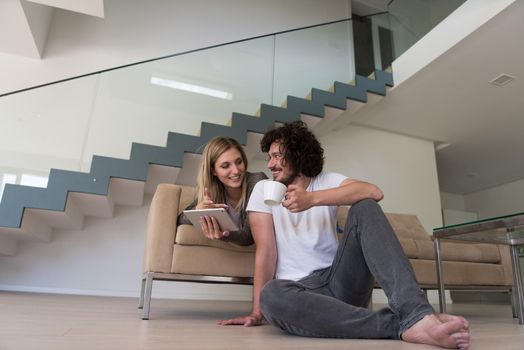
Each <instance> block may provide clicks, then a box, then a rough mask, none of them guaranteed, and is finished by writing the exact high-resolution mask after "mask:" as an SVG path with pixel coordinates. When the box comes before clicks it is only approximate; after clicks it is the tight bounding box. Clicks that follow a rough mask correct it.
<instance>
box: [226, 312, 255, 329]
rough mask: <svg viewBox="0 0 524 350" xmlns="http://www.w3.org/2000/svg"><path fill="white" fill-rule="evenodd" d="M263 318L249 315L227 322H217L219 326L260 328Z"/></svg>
mask: <svg viewBox="0 0 524 350" xmlns="http://www.w3.org/2000/svg"><path fill="white" fill-rule="evenodd" d="M263 319H264V318H263V317H262V315H255V314H251V315H249V316H239V317H235V318H231V319H229V320H222V321H218V324H219V325H221V326H231V325H239V326H245V327H253V326H260V325H261V324H262V320H263Z"/></svg>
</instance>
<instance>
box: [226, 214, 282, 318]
mask: <svg viewBox="0 0 524 350" xmlns="http://www.w3.org/2000/svg"><path fill="white" fill-rule="evenodd" d="M249 222H250V225H251V232H252V233H253V238H254V239H255V244H256V251H255V271H254V276H253V310H252V312H251V314H250V315H249V316H243V317H236V318H233V319H230V320H223V321H219V322H218V323H219V324H221V325H244V326H248V327H249V326H257V325H259V324H261V322H262V318H263V316H262V312H261V311H260V291H261V290H262V287H264V285H265V284H266V283H267V282H268V281H269V280H271V279H273V277H274V276H275V269H276V264H277V246H276V242H275V230H274V227H273V215H271V214H267V213H259V212H249Z"/></svg>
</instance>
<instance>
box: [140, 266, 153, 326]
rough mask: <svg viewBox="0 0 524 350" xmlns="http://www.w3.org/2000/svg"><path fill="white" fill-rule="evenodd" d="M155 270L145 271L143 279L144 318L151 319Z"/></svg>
mask: <svg viewBox="0 0 524 350" xmlns="http://www.w3.org/2000/svg"><path fill="white" fill-rule="evenodd" d="M154 275H155V273H154V272H146V273H144V279H143V280H142V281H143V282H142V283H143V284H144V297H143V299H144V300H143V302H142V319H143V320H149V306H150V304H151V290H152V289H153V276H154Z"/></svg>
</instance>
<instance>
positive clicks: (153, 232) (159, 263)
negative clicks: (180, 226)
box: [143, 184, 182, 273]
mask: <svg viewBox="0 0 524 350" xmlns="http://www.w3.org/2000/svg"><path fill="white" fill-rule="evenodd" d="M181 192H182V188H181V187H180V186H177V185H172V184H160V185H158V187H157V189H156V191H155V195H154V196H153V200H152V201H151V207H150V208H149V215H148V218H147V234H146V244H145V253H144V264H143V271H144V272H146V271H153V272H165V273H169V272H171V263H172V260H173V245H174V244H175V233H176V227H177V216H178V210H179V203H180V195H181Z"/></svg>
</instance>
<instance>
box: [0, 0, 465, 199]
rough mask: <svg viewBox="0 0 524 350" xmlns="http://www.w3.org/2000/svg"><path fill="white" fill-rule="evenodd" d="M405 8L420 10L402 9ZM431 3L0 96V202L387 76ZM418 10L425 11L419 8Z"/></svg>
mask: <svg viewBox="0 0 524 350" xmlns="http://www.w3.org/2000/svg"><path fill="white" fill-rule="evenodd" d="M415 2H416V3H417V4H418V5H420V6H415V7H413V8H410V6H409V4H413V3H415ZM444 2H445V3H447V4H448V5H449V4H453V6H451V5H449V7H448V9H447V10H446V11H444V12H438V14H442V13H446V12H447V13H448V14H449V13H450V12H451V11H450V9H451V8H452V7H455V8H456V6H458V4H459V3H461V2H463V1H444ZM436 3H441V1H428V0H425V1H421V0H417V1H415V0H395V1H393V2H392V3H391V4H390V13H389V14H388V13H384V14H377V15H373V16H367V17H365V18H358V19H355V20H353V21H352V20H343V21H337V22H332V23H328V24H323V25H317V26H312V27H308V28H302V29H297V30H292V31H286V32H281V33H275V34H271V35H266V36H262V37H257V38H254V39H249V40H242V41H239V42H234V43H230V44H225V45H218V46H215V47H212V48H207V49H202V50H197V51H195V52H191V53H186V54H175V55H173V56H171V57H168V58H162V59H157V60H151V61H148V62H145V63H139V64H134V65H129V66H126V67H122V68H118V69H112V70H109V71H104V72H98V73H93V74H91V75H87V76H84V77H81V78H74V79H70V80H67V81H64V82H60V83H56V84H49V85H46V86H44V87H39V88H34V89H27V90H26V91H23V92H18V93H15V94H8V95H5V96H2V97H1V98H0V117H1V118H2V131H3V133H2V134H3V137H2V138H0V181H1V182H0V196H1V192H2V189H3V186H4V185H5V183H22V184H27V185H31V186H39V187H45V186H46V184H47V176H48V174H49V170H50V169H51V168H58V169H64V170H74V171H85V172H87V171H89V168H90V165H91V159H92V156H93V155H95V154H98V155H104V156H109V157H117V158H124V159H127V158H129V154H130V149H131V144H132V143H133V142H138V143H145V144H150V145H158V146H165V144H166V140H167V135H168V132H169V131H174V132H179V133H185V134H190V135H197V134H198V133H199V130H200V124H201V122H202V121H207V122H211V123H217V124H227V123H228V121H229V119H230V118H231V114H232V113H233V112H238V113H244V114H250V115H255V114H256V112H257V110H258V109H259V108H260V105H261V104H263V103H264V104H272V105H281V104H282V103H284V102H285V99H286V96H288V95H292V96H297V97H306V96H307V95H308V94H309V92H310V90H311V88H319V89H326V90H327V89H329V88H330V87H331V85H332V84H333V82H334V81H342V82H351V81H352V80H353V79H354V77H355V74H360V75H364V76H369V75H371V74H372V73H373V72H374V71H375V70H376V69H380V70H388V69H389V67H390V66H391V62H392V61H393V60H394V59H395V58H396V57H398V56H399V54H400V52H403V51H402V50H405V48H406V47H408V46H409V45H412V44H413V42H414V41H415V40H416V39H417V38H419V37H421V36H422V35H423V34H424V31H426V32H427V30H429V29H430V28H429V26H431V28H432V25H434V24H435V21H434V19H438V18H442V17H444V16H445V15H437V13H436V9H438V6H437V5H436ZM421 4H422V5H427V4H430V5H431V6H429V9H426V10H423V6H422V5H421ZM455 5H456V6H455ZM415 8H416V9H415ZM417 16H419V17H417ZM423 16H425V17H423ZM413 18H415V19H416V18H419V20H418V21H415V20H413ZM428 18H429V19H431V21H430V22H431V23H432V24H431V25H429V24H428V25H426V24H427V23H426V21H429V20H428ZM419 22H420V23H424V26H423V25H422V24H420V23H419ZM406 33H409V35H408V34H406Z"/></svg>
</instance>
